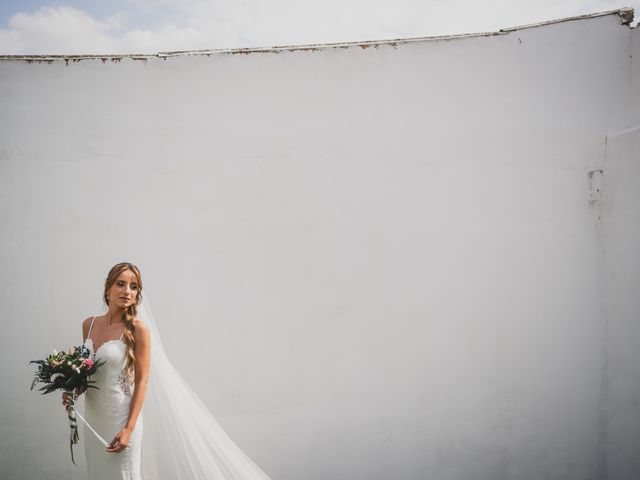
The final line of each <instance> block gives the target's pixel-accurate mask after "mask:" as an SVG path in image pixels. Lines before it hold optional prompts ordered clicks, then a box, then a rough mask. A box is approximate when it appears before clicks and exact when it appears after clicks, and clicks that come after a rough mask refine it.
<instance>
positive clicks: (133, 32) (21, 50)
mask: <svg viewBox="0 0 640 480" xmlns="http://www.w3.org/2000/svg"><path fill="white" fill-rule="evenodd" d="M620 1H625V0H618V1H611V0H492V1H479V0H68V1H65V0H61V1H46V0H1V1H0V54H1V55H27V54H63V55H71V54H127V53H131V54H133V53H144V54H154V53H157V52H166V51H177V50H200V49H219V48H222V49H227V48H229V49H230V48H245V47H246V48H249V47H270V46H278V45H304V44H313V43H337V42H351V41H366V40H386V39H397V38H410V37H427V36H437V35H455V34H463V33H479V32H491V31H496V30H500V29H501V28H507V27H516V26H521V25H527V24H531V23H538V22H544V21H548V20H556V19H560V18H566V17H573V16H578V15H585V14H590V13H597V12H604V11H608V10H615V9H619V8H622V7H632V8H634V9H635V11H636V20H634V22H633V25H636V24H637V19H638V17H640V0H628V1H626V3H620ZM632 2H636V3H632Z"/></svg>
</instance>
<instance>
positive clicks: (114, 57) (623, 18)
mask: <svg viewBox="0 0 640 480" xmlns="http://www.w3.org/2000/svg"><path fill="white" fill-rule="evenodd" d="M608 15H617V16H619V17H620V23H621V25H626V26H630V24H631V22H633V17H634V10H633V8H630V7H622V8H619V9H616V10H608V11H606V12H598V13H590V14H586V15H579V16H575V17H566V18H560V19H556V20H548V21H545V22H539V23H532V24H528V25H520V26H517V27H510V28H502V29H500V30H498V31H494V32H480V33H462V34H456V35H440V36H431V37H411V38H397V39H386V40H365V41H354V42H341V43H317V44H306V45H278V46H273V47H249V48H231V49H224V48H221V49H209V50H177V51H167V52H157V53H153V54H142V53H126V54H78V55H76V54H70V55H61V54H52V55H0V61H11V60H14V61H27V62H29V63H31V62H38V63H39V62H53V61H55V60H64V61H66V62H67V63H68V62H69V61H75V62H77V61H80V60H102V61H103V62H105V61H107V60H111V61H120V60H122V59H125V58H126V59H131V60H150V59H157V58H161V59H162V58H169V57H177V56H192V55H204V56H210V55H226V54H232V55H236V54H251V53H280V52H290V51H318V50H326V49H334V48H351V47H360V48H369V47H378V46H380V45H388V46H392V47H397V46H398V45H400V44H405V43H415V42H429V41H441V40H457V39H462V38H475V37H490V36H495V35H504V34H508V33H510V32H515V31H518V30H524V29H530V28H537V27H542V26H546V25H553V24H557V23H564V22H573V21H578V20H588V19H592V18H596V17H603V16H608Z"/></svg>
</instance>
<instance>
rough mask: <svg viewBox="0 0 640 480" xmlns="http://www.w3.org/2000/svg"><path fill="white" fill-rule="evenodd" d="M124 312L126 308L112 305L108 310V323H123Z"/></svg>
mask: <svg viewBox="0 0 640 480" xmlns="http://www.w3.org/2000/svg"><path fill="white" fill-rule="evenodd" d="M123 313H124V308H118V307H113V306H110V307H109V310H107V313H106V315H107V323H108V324H109V325H113V324H114V323H122V314H123Z"/></svg>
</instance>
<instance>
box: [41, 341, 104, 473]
mask: <svg viewBox="0 0 640 480" xmlns="http://www.w3.org/2000/svg"><path fill="white" fill-rule="evenodd" d="M90 355H91V352H90V350H89V349H88V348H87V347H85V346H84V345H82V346H79V347H71V348H69V350H68V351H67V352H64V351H61V352H58V351H57V350H54V351H53V354H50V355H47V356H46V357H45V359H44V360H31V361H30V362H29V363H35V364H37V365H38V367H37V370H36V372H35V374H34V378H33V382H32V383H31V390H33V388H34V387H35V386H36V385H37V384H38V383H43V384H44V386H42V387H40V388H39V389H38V390H39V391H40V392H42V395H44V394H46V393H51V392H55V391H56V390H63V391H64V392H66V393H67V394H68V395H69V397H70V398H69V408H68V410H67V414H68V417H69V427H70V428H71V435H70V443H69V448H70V450H71V461H72V462H73V464H74V465H75V464H76V462H75V460H74V458H73V445H75V444H77V443H78V441H79V439H80V437H79V435H78V425H77V423H76V411H75V408H74V405H75V401H74V400H75V398H76V397H77V395H76V392H82V391H84V390H87V389H88V388H96V389H97V388H98V387H96V386H95V385H92V383H95V382H94V381H93V380H89V377H90V376H91V375H93V374H94V373H95V372H96V370H97V369H98V367H100V366H101V365H102V364H103V363H104V361H103V360H98V361H97V362H94V361H93V360H92V359H91V357H90ZM78 415H80V414H78ZM80 418H82V416H81V415H80ZM82 420H83V421H84V422H85V423H86V420H84V418H82ZM87 425H89V424H87ZM89 427H91V426H90V425H89ZM92 430H93V429H92ZM94 433H95V431H94ZM96 435H97V434H96ZM99 438H100V437H99ZM103 443H104V442H103Z"/></svg>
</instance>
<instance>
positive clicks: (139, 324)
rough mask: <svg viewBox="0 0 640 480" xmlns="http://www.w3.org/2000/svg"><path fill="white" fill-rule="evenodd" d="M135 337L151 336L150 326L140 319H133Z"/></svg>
mask: <svg viewBox="0 0 640 480" xmlns="http://www.w3.org/2000/svg"><path fill="white" fill-rule="evenodd" d="M133 329H134V330H133V336H134V337H137V336H138V335H144V336H146V337H148V336H149V326H148V325H147V324H146V323H145V322H144V321H142V320H140V319H139V318H134V319H133Z"/></svg>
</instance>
